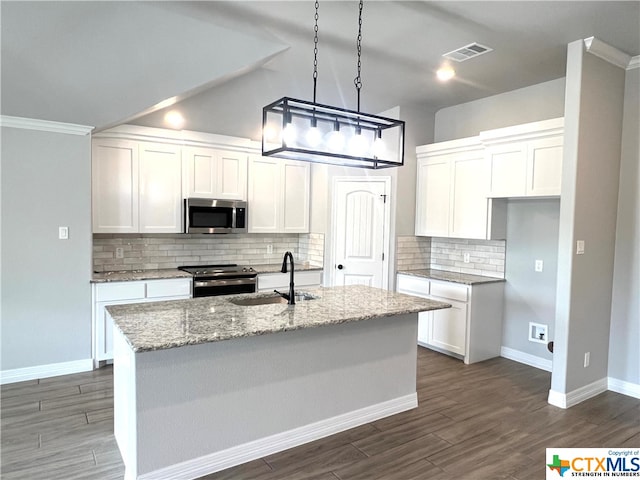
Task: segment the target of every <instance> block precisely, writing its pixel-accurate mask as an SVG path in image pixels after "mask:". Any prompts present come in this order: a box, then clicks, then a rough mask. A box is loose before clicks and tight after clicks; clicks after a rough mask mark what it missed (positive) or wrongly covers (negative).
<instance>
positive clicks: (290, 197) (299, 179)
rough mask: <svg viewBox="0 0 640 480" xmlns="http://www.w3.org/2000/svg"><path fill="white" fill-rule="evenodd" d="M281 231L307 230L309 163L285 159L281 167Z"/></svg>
mask: <svg viewBox="0 0 640 480" xmlns="http://www.w3.org/2000/svg"><path fill="white" fill-rule="evenodd" d="M280 171H281V175H282V177H281V187H280V189H281V193H282V231H283V232H285V233H307V232H309V197H310V185H311V177H310V172H311V169H310V165H309V164H308V163H306V162H294V161H291V160H285V161H284V162H283V163H282V167H281V170H280Z"/></svg>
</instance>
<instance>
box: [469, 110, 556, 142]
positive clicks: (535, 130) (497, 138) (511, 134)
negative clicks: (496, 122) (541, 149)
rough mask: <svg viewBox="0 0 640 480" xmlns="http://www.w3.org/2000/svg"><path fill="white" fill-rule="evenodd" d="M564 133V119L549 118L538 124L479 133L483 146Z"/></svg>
mask: <svg viewBox="0 0 640 480" xmlns="http://www.w3.org/2000/svg"><path fill="white" fill-rule="evenodd" d="M563 133H564V117H559V118H551V119H549V120H541V121H538V122H531V123H523V124H521V125H513V126H510V127H503V128H496V129H494V130H486V131H484V132H480V140H481V141H482V143H483V144H484V145H495V144H499V143H505V142H515V141H521V140H532V139H538V138H544V137H553V136H556V135H562V134H563Z"/></svg>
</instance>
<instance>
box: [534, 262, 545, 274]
mask: <svg viewBox="0 0 640 480" xmlns="http://www.w3.org/2000/svg"><path fill="white" fill-rule="evenodd" d="M543 268H544V262H543V261H542V260H536V264H535V271H536V272H541V271H542V269H543Z"/></svg>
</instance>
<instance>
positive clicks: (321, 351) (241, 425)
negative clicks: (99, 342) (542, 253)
mask: <svg viewBox="0 0 640 480" xmlns="http://www.w3.org/2000/svg"><path fill="white" fill-rule="evenodd" d="M309 292H310V293H311V294H312V295H313V296H314V297H316V298H315V299H313V300H306V301H303V302H299V303H297V304H296V305H287V304H281V303H272V304H261V305H255V306H246V305H237V304H236V303H234V302H238V301H239V303H242V301H243V300H245V301H246V299H248V298H249V299H258V300H256V301H258V302H260V301H261V300H260V299H264V298H266V297H269V296H270V295H269V294H250V295H241V296H238V295H236V296H225V297H207V298H197V299H189V300H177V301H168V302H162V303H146V304H134V305H120V306H112V307H107V310H108V312H109V314H110V315H111V316H112V318H113V320H114V323H115V325H116V326H115V332H114V408H115V412H114V417H115V421H114V430H115V436H116V440H117V442H118V446H119V448H120V451H121V454H122V457H123V461H124V464H125V466H126V475H125V478H127V479H134V478H136V479H137V478H140V479H147V478H167V479H169V478H171V479H173V478H181V479H188V478H197V477H200V476H203V475H206V474H208V473H212V472H215V471H219V470H223V469H225V468H228V467H231V466H233V465H237V464H240V463H244V462H247V461H250V460H253V459H256V458H260V457H263V456H265V455H268V454H272V453H275V452H278V451H281V450H285V449H287V448H291V447H293V446H296V445H300V444H302V443H306V442H309V441H312V440H315V439H318V438H322V437H325V436H327V435H331V434H333V433H337V432H339V431H343V430H346V429H349V428H353V427H355V426H358V425H361V424H364V423H368V422H371V421H374V420H377V419H379V418H383V417H386V416H389V415H393V414H395V413H399V412H402V411H405V410H409V409H411V408H415V407H416V406H417V394H416V348H417V347H416V337H417V313H418V312H421V311H428V310H435V309H440V308H447V307H449V305H448V304H445V303H442V302H437V301H433V300H428V299H422V298H418V297H413V296H408V295H403V294H398V293H394V292H389V291H386V290H380V289H375V288H370V287H365V286H348V287H333V288H317V289H313V290H310V291H309ZM245 303H246V302H245Z"/></svg>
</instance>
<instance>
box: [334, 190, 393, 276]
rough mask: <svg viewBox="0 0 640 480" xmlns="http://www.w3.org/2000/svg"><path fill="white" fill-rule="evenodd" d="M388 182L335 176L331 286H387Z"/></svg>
mask: <svg viewBox="0 0 640 480" xmlns="http://www.w3.org/2000/svg"><path fill="white" fill-rule="evenodd" d="M388 190H389V181H388V180H387V179H380V180H376V179H372V180H366V181H354V180H342V179H336V181H335V184H334V194H333V197H334V198H333V205H334V221H335V223H334V229H333V245H334V256H333V259H334V262H333V263H334V265H333V282H332V283H333V285H336V286H341V285H368V286H371V287H378V288H387V284H388V282H387V275H386V271H387V269H386V266H387V260H388V256H389V255H388V252H387V251H386V250H387V245H388V242H387V241H385V240H386V239H385V235H388V231H387V229H388V225H387V224H388V218H389V208H388V206H389V201H388Z"/></svg>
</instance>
